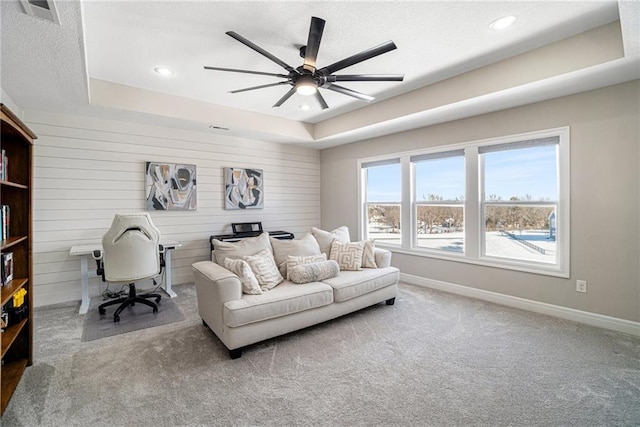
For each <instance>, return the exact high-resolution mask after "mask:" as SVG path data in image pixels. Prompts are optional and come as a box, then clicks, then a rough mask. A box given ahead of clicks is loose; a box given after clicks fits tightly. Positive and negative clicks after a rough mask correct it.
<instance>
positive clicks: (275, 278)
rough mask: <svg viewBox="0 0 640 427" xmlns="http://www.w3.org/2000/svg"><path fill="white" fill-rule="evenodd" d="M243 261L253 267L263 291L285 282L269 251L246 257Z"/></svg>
mask: <svg viewBox="0 0 640 427" xmlns="http://www.w3.org/2000/svg"><path fill="white" fill-rule="evenodd" d="M242 259H243V260H245V261H246V262H247V264H249V267H251V271H253V274H255V275H256V279H258V283H260V288H261V289H262V290H263V291H267V290H269V289H272V288H274V287H276V286H277V285H278V284H279V283H280V282H282V281H283V280H284V279H283V278H282V275H281V274H280V272H279V271H278V267H276V262H275V261H274V260H273V255H272V254H271V252H270V251H269V250H267V249H263V250H261V251H260V252H258V253H257V254H255V255H249V256H244V257H242Z"/></svg>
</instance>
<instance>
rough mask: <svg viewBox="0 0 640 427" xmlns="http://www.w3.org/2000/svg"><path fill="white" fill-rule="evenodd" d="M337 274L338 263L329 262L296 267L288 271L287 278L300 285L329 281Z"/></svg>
mask: <svg viewBox="0 0 640 427" xmlns="http://www.w3.org/2000/svg"><path fill="white" fill-rule="evenodd" d="M339 272H340V266H338V263H337V262H335V261H333V260H329V261H321V262H314V263H310V264H300V265H297V266H295V267H293V268H292V269H291V270H290V271H289V277H290V278H291V281H292V282H293V283H298V284H302V283H309V282H318V281H320V280H325V279H330V278H332V277H336V276H337V275H338V273H339Z"/></svg>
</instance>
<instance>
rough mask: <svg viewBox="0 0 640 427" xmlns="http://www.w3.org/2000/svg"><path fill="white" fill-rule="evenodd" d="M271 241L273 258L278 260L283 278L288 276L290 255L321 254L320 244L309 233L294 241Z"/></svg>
mask: <svg viewBox="0 0 640 427" xmlns="http://www.w3.org/2000/svg"><path fill="white" fill-rule="evenodd" d="M270 240H271V246H272V247H273V257H274V259H275V260H276V265H277V266H278V269H279V270H280V274H282V275H283V276H286V275H287V257H288V256H289V255H296V256H306V255H318V254H319V253H320V246H318V242H317V241H316V239H315V238H314V237H313V236H312V235H311V234H309V233H307V234H305V235H304V236H302V237H301V238H299V239H294V240H280V239H276V238H274V237H271V238H270Z"/></svg>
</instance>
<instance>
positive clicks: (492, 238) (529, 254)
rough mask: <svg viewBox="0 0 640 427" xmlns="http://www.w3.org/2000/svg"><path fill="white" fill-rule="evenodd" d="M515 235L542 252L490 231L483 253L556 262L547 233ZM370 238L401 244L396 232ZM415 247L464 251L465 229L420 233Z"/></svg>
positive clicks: (526, 259)
mask: <svg viewBox="0 0 640 427" xmlns="http://www.w3.org/2000/svg"><path fill="white" fill-rule="evenodd" d="M514 234H515V236H516V237H517V238H518V239H521V240H524V241H527V242H530V243H531V244H533V245H535V246H537V247H539V248H541V249H544V251H545V254H542V253H540V252H539V251H536V250H534V249H532V248H530V247H528V246H526V245H525V244H524V243H522V242H521V241H519V240H517V239H513V238H512V237H509V236H507V235H504V234H502V233H500V232H499V231H490V232H487V236H486V255H488V256H495V257H502V258H515V259H521V260H525V261H535V262H545V263H551V264H553V263H555V262H556V251H557V243H556V242H555V241H554V240H550V239H548V238H547V235H548V234H547V233H546V232H543V231H523V232H522V233H520V232H519V231H516V232H515V233H514ZM369 238H371V239H375V240H376V242H385V243H395V244H400V235H399V233H370V234H369ZM418 247H421V248H429V249H440V250H444V251H450V252H457V253H462V252H463V251H464V232H462V231H459V232H453V233H442V234H419V235H418Z"/></svg>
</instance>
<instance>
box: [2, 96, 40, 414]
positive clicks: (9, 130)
mask: <svg viewBox="0 0 640 427" xmlns="http://www.w3.org/2000/svg"><path fill="white" fill-rule="evenodd" d="M0 119H1V126H0V133H1V135H0V145H1V148H2V154H3V156H2V166H3V167H2V172H3V173H2V178H3V179H2V180H0V200H2V205H3V208H2V211H1V212H2V214H3V216H4V217H5V218H7V220H6V221H3V222H2V224H1V225H2V230H3V234H2V236H4V237H5V239H3V240H1V241H0V252H1V259H2V261H3V262H2V263H0V267H2V269H3V271H8V268H7V266H11V269H10V270H11V277H12V279H11V280H8V281H7V282H6V283H5V284H4V286H2V288H0V302H1V303H2V304H0V309H1V310H2V312H4V313H5V314H9V316H8V320H9V324H8V326H6V327H4V328H3V330H2V333H1V334H0V342H1V346H0V348H1V357H2V366H1V367H0V414H3V413H4V411H5V409H6V408H7V405H8V404H9V401H10V399H11V396H12V395H13V392H14V390H15V388H16V387H17V386H18V383H19V382H20V378H21V377H22V374H23V373H24V371H25V369H26V368H27V367H28V366H30V365H31V364H32V363H33V261H32V258H31V257H32V252H33V243H32V242H33V229H32V214H31V199H32V191H33V188H32V182H33V169H32V168H33V163H32V158H33V157H32V156H33V141H34V140H35V139H36V135H35V134H34V133H33V132H32V131H31V130H29V128H27V126H26V125H25V124H24V123H23V122H22V121H21V120H20V119H19V118H18V117H16V116H15V115H14V114H13V113H12V112H11V110H9V109H8V108H7V107H6V106H5V105H3V104H0ZM5 212H7V215H4V214H5ZM5 261H6V262H5ZM7 275H8V274H7ZM3 277H5V276H3ZM24 291H26V294H25V293H24ZM22 301H24V302H22ZM14 303H15V304H17V306H19V307H20V309H19V310H15V308H16V307H14V306H13V305H14ZM20 304H22V305H20Z"/></svg>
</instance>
